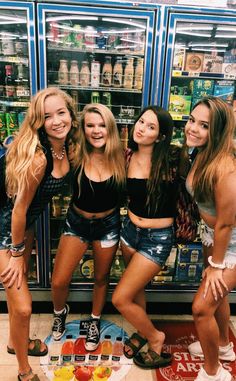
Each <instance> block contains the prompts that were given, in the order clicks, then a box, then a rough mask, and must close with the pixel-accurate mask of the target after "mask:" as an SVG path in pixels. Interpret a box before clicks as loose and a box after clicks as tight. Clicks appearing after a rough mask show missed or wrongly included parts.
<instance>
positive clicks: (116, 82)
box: [113, 58, 123, 87]
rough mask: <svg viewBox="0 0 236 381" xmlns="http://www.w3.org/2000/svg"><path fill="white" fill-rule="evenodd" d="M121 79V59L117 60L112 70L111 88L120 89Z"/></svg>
mask: <svg viewBox="0 0 236 381" xmlns="http://www.w3.org/2000/svg"><path fill="white" fill-rule="evenodd" d="M122 78H123V68H122V59H121V58H117V60H116V63H115V65H114V68H113V86H114V87H122Z"/></svg>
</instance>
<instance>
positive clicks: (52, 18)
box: [46, 15, 98, 22]
mask: <svg viewBox="0 0 236 381" xmlns="http://www.w3.org/2000/svg"><path fill="white" fill-rule="evenodd" d="M65 20H86V21H87V20H94V21H97V20H98V17H96V16H82V15H78V16H56V17H55V16H53V17H47V18H46V22H50V21H65Z"/></svg>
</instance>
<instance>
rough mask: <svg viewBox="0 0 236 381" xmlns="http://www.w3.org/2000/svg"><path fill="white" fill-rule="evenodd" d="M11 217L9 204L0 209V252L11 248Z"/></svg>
mask: <svg viewBox="0 0 236 381" xmlns="http://www.w3.org/2000/svg"><path fill="white" fill-rule="evenodd" d="M11 215H12V208H11V207H10V204H9V205H6V206H4V207H3V208H1V209H0V250H5V249H9V248H10V246H11Z"/></svg>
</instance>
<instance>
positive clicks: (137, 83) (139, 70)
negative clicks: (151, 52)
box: [134, 58, 143, 90]
mask: <svg viewBox="0 0 236 381" xmlns="http://www.w3.org/2000/svg"><path fill="white" fill-rule="evenodd" d="M142 88H143V58H138V61H137V65H136V67H135V73H134V89H136V90H142Z"/></svg>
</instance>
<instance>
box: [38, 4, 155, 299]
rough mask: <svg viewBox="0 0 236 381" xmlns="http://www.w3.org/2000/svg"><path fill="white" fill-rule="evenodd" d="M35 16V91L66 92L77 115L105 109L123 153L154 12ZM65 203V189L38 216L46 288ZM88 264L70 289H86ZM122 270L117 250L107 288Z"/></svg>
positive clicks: (147, 82) (92, 9)
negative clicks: (89, 107)
mask: <svg viewBox="0 0 236 381" xmlns="http://www.w3.org/2000/svg"><path fill="white" fill-rule="evenodd" d="M37 10H38V35H39V62H40V67H39V69H40V88H44V87H46V86H58V87H60V88H61V89H63V90H65V91H67V92H68V93H70V94H71V96H72V97H73V98H74V100H75V103H76V107H77V111H78V113H79V112H80V111H82V109H83V107H84V106H85V105H86V104H87V103H91V102H92V103H102V104H105V105H106V106H107V107H109V108H110V109H111V111H112V112H113V114H114V116H115V118H116V122H117V127H118V129H119V133H120V137H121V141H122V143H123V146H124V148H126V147H127V143H128V130H129V128H130V127H131V126H132V125H133V123H134V120H135V118H136V116H137V115H138V114H139V112H140V110H141V108H142V107H144V106H146V105H147V104H148V103H149V94H150V89H151V75H152V72H151V69H152V70H153V64H152V54H153V51H152V49H153V45H154V25H155V23H154V21H155V17H156V15H155V12H154V11H152V10H144V9H143V10H138V9H133V8H132V9H122V8H110V7H107V6H106V7H104V6H103V7H99V6H98V5H97V6H91V5H90V6H86V5H84V6H79V5H74V6H72V5H53V4H38V8H37ZM156 41H158V39H156ZM69 202H70V190H69V187H68V188H67V187H65V192H62V193H61V194H60V195H57V196H55V197H54V198H53V200H52V203H51V205H50V208H49V210H48V213H45V216H44V218H45V221H44V228H45V242H44V243H45V247H46V250H45V263H46V268H45V277H46V282H47V285H48V287H50V283H51V274H52V269H53V263H54V258H55V254H56V249H57V246H58V242H59V238H60V234H61V231H62V228H63V224H64V220H65V215H66V211H67V208H68V204H69ZM92 258H93V257H92V251H91V250H88V251H87V252H86V254H85V255H84V257H83V259H82V260H81V263H79V264H78V266H77V268H76V270H75V272H74V274H73V278H72V284H71V288H72V289H85V290H90V289H91V288H92V285H93V275H94V274H93V259H92ZM123 270H124V263H123V260H122V256H121V252H120V250H118V251H117V255H116V257H115V259H114V263H113V266H112V269H111V284H115V283H116V282H117V280H118V279H119V278H120V276H121V274H122V272H123ZM80 295H81V294H80ZM83 295H84V294H83ZM83 295H82V296H81V297H83Z"/></svg>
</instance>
